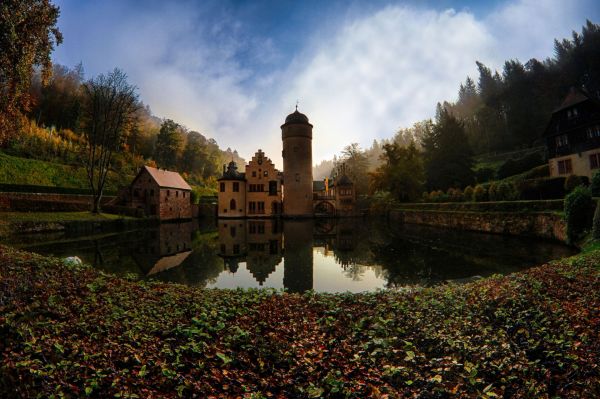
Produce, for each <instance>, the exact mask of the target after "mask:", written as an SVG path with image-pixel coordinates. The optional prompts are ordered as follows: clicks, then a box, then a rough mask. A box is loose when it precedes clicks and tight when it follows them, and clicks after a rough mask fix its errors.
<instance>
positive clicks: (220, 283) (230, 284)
mask: <svg viewBox="0 0 600 399" xmlns="http://www.w3.org/2000/svg"><path fill="white" fill-rule="evenodd" d="M206 287H207V288H277V289H280V288H283V264H282V263H280V264H278V265H277V267H275V271H274V272H272V273H271V274H269V277H267V279H266V280H265V281H264V282H263V284H262V285H260V284H259V282H258V281H256V279H255V278H254V276H253V275H252V273H250V271H248V269H247V268H246V262H240V263H239V268H238V269H237V271H236V272H235V273H231V272H230V271H224V272H223V273H221V274H219V276H218V277H217V279H216V281H215V282H214V283H210V284H207V285H206Z"/></svg>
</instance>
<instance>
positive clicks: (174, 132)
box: [154, 119, 183, 169]
mask: <svg viewBox="0 0 600 399" xmlns="http://www.w3.org/2000/svg"><path fill="white" fill-rule="evenodd" d="M180 128H181V126H179V124H178V123H175V122H173V121H172V120H171V119H165V120H164V121H163V123H162V125H161V126H160V132H158V137H157V138H156V148H155V150H154V159H155V160H156V163H157V164H158V165H159V166H161V167H163V168H167V169H173V168H175V166H176V165H177V155H178V154H179V150H180V148H181V144H182V142H183V138H182V137H181V133H180V132H179V130H180Z"/></svg>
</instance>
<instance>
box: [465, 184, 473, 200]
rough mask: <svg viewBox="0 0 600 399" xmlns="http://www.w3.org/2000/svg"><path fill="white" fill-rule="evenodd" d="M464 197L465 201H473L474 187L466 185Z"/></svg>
mask: <svg viewBox="0 0 600 399" xmlns="http://www.w3.org/2000/svg"><path fill="white" fill-rule="evenodd" d="M463 198H464V200H465V201H467V202H469V201H473V187H471V186H467V187H465V191H464V192H463Z"/></svg>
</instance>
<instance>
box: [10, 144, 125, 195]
mask: <svg viewBox="0 0 600 399" xmlns="http://www.w3.org/2000/svg"><path fill="white" fill-rule="evenodd" d="M132 178H133V176H128V175H119V174H117V173H114V172H109V174H108V178H107V183H106V184H107V185H106V191H113V192H114V191H117V190H118V188H119V187H121V186H125V185H127V184H129V182H130V181H131V179H132ZM0 183H4V184H23V185H35V186H50V187H64V188H81V189H87V188H88V181H87V176H86V172H85V168H84V167H81V166H70V165H62V164H58V163H53V162H46V161H40V160H36V159H28V158H20V157H15V156H11V155H7V154H5V153H3V152H0Z"/></svg>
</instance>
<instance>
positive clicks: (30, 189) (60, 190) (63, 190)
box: [0, 183, 117, 196]
mask: <svg viewBox="0 0 600 399" xmlns="http://www.w3.org/2000/svg"><path fill="white" fill-rule="evenodd" d="M0 192H3V193H40V194H73V195H92V190H90V189H84V188H71V187H54V186H34V185H28V184H9V183H0ZM103 195H109V196H110V195H117V192H116V191H107V190H105V191H104V193H103Z"/></svg>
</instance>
